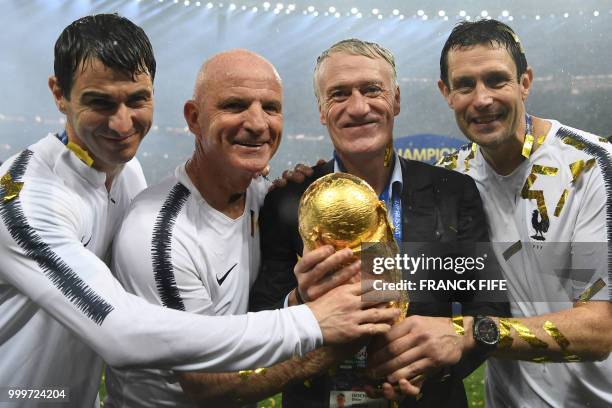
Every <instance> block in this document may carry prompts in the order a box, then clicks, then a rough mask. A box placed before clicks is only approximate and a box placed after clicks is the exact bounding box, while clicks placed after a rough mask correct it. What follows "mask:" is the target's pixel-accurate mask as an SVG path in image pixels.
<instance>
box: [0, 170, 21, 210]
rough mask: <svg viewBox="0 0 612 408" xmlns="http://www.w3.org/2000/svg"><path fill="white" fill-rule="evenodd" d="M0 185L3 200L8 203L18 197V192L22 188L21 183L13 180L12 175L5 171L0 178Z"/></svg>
mask: <svg viewBox="0 0 612 408" xmlns="http://www.w3.org/2000/svg"><path fill="white" fill-rule="evenodd" d="M0 186H1V187H2V189H3V190H4V197H3V199H2V200H3V201H4V202H5V203H8V202H9V201H11V200H14V199H15V198H17V197H19V193H20V192H21V189H22V188H23V183H22V182H18V181H13V177H12V176H11V173H9V172H7V173H6V174H5V175H4V176H2V178H0Z"/></svg>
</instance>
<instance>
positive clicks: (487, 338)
mask: <svg viewBox="0 0 612 408" xmlns="http://www.w3.org/2000/svg"><path fill="white" fill-rule="evenodd" d="M474 337H475V338H477V339H478V340H480V341H482V342H483V343H485V344H490V345H494V344H496V343H497V342H498V340H499V330H498V329H497V325H496V324H495V322H494V321H493V320H492V319H482V320H479V321H478V322H477V323H476V336H474Z"/></svg>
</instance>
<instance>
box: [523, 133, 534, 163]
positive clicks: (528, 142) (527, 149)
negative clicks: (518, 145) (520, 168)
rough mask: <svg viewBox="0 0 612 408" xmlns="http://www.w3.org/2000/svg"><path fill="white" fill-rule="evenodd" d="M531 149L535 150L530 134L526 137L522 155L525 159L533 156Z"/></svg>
mask: <svg viewBox="0 0 612 408" xmlns="http://www.w3.org/2000/svg"><path fill="white" fill-rule="evenodd" d="M531 149H533V135H532V134H529V133H528V134H526V135H525V142H524V143H523V151H522V153H521V154H522V155H523V157H525V158H526V159H528V158H529V156H531Z"/></svg>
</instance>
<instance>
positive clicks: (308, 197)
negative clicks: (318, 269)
mask: <svg viewBox="0 0 612 408" xmlns="http://www.w3.org/2000/svg"><path fill="white" fill-rule="evenodd" d="M298 218H299V230H300V235H301V237H302V240H303V241H304V246H305V247H306V248H308V249H309V250H313V249H316V248H318V247H320V246H323V245H332V246H333V247H334V249H335V250H340V249H343V248H347V247H348V248H351V249H352V250H353V253H354V254H355V256H356V257H357V256H360V255H361V254H362V253H363V254H364V255H365V256H364V257H363V258H366V257H367V258H369V259H371V258H372V257H374V256H376V257H385V258H386V257H391V258H395V256H396V254H398V252H399V249H398V246H397V243H396V242H395V239H394V238H393V227H392V226H391V223H390V222H389V217H388V215H387V207H386V206H385V203H384V202H383V201H381V200H379V199H378V196H377V195H376V192H375V191H374V189H373V188H372V187H371V186H370V185H369V184H368V183H366V182H365V181H364V180H362V179H360V178H359V177H356V176H353V175H351V174H348V173H332V174H328V175H326V176H324V177H321V178H319V179H317V180H316V181H315V182H314V183H312V184H311V185H310V186H309V187H308V189H307V190H306V191H305V192H304V195H303V196H302V199H301V200H300V208H299V213H298ZM366 273H367V271H366ZM401 278H402V274H401V271H400V270H398V269H397V268H392V269H389V270H386V271H385V272H384V273H383V274H382V275H378V276H377V279H381V280H384V281H387V282H395V283H399V282H400V281H401ZM395 295H396V297H395V299H396V300H392V301H389V302H388V307H397V308H399V309H400V316H399V318H398V320H402V319H403V318H404V317H405V316H406V312H407V311H408V295H407V293H406V292H405V291H399V292H397V293H396V294H395ZM364 298H365V296H364ZM375 298H376V297H374V299H375ZM364 300H366V299H364Z"/></svg>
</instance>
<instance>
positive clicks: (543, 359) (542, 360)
mask: <svg viewBox="0 0 612 408" xmlns="http://www.w3.org/2000/svg"><path fill="white" fill-rule="evenodd" d="M531 361H532V362H534V363H549V362H551V361H552V360H551V359H550V358H549V357H546V356H542V357H534V358H532V359H531Z"/></svg>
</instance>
